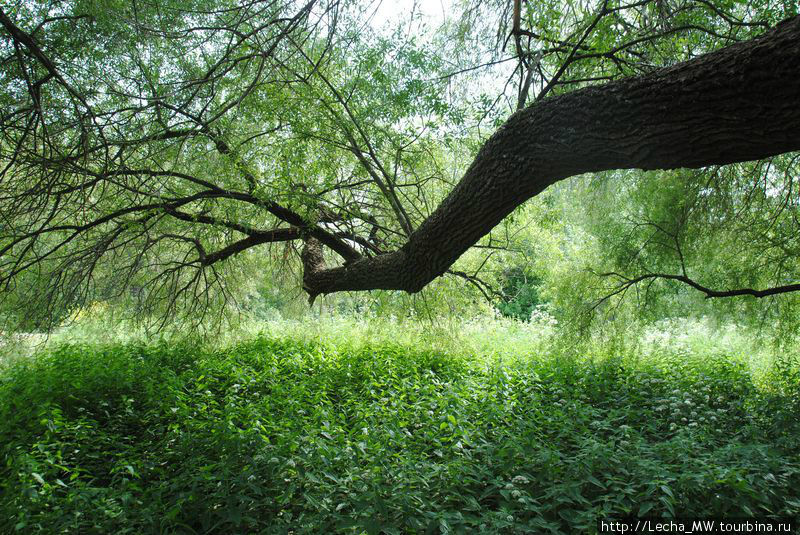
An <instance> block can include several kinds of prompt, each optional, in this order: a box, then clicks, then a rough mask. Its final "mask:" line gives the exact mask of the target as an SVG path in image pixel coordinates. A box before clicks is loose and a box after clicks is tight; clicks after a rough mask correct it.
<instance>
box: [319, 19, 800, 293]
mask: <svg viewBox="0 0 800 535" xmlns="http://www.w3.org/2000/svg"><path fill="white" fill-rule="evenodd" d="M798 72H800V17H794V18H792V19H789V20H787V21H784V22H783V23H781V24H779V25H778V26H777V27H776V28H774V29H773V30H771V31H770V32H768V33H767V34H765V35H763V36H762V37H760V38H757V39H754V40H751V41H746V42H741V43H736V44H734V45H732V46H729V47H727V48H724V49H722V50H719V51H716V52H713V53H710V54H707V55H705V56H701V57H699V58H696V59H693V60H691V61H688V62H684V63H681V64H678V65H675V66H672V67H668V68H664V69H661V70H657V71H654V72H653V73H651V74H648V75H646V76H642V77H636V78H629V79H624V80H620V81H617V82H612V83H609V84H606V85H602V86H597V87H589V88H585V89H580V90H577V91H574V92H571V93H568V94H564V95H559V96H554V97H552V96H551V97H549V98H547V99H544V100H542V101H540V102H538V103H536V104H534V105H532V106H531V107H528V108H526V109H524V110H521V111H519V112H517V113H515V114H514V115H512V116H511V117H510V118H509V119H508V121H506V123H505V125H503V126H502V127H501V128H500V129H499V130H498V131H497V132H496V133H495V134H494V135H493V136H492V137H491V138H490V139H489V140H488V141H487V142H486V143H485V144H484V146H483V147H482V148H481V150H480V152H479V153H478V156H477V157H476V159H475V161H473V163H472V165H471V166H470V167H469V169H468V170H467V172H466V174H465V175H464V177H463V178H462V180H461V182H460V183H459V184H458V185H457V186H456V187H455V189H454V190H453V191H452V192H451V193H450V195H448V197H447V198H446V199H445V200H444V201H443V202H442V203H441V204H440V205H439V207H438V208H437V209H436V210H435V211H434V212H433V213H432V214H431V215H430V216H429V217H428V218H427V219H426V220H425V221H424V222H423V223H422V224H421V225H420V226H419V227H418V228H417V229H416V230H415V231H414V233H413V234H412V235H411V236H410V237H409V239H408V242H407V243H406V244H405V245H404V246H403V247H401V248H400V249H399V250H397V251H394V252H392V253H388V254H384V255H379V256H376V257H372V258H365V259H361V260H358V261H354V262H352V263H350V264H349V265H347V266H344V267H339V268H333V269H317V270H312V271H310V272H307V273H306V274H305V277H304V286H305V288H306V290H307V291H308V292H309V294H310V295H311V296H312V297H314V296H316V295H318V294H321V293H331V292H337V291H346V290H370V289H396V290H405V291H408V292H417V291H419V290H421V289H422V288H423V287H424V286H425V285H426V284H428V283H429V282H430V281H432V280H433V279H434V278H436V277H438V276H440V275H442V274H443V273H444V272H445V271H446V270H447V269H448V268H449V267H450V266H451V265H452V264H453V262H455V261H456V259H458V257H459V256H461V255H462V254H463V253H464V252H465V251H466V250H467V249H469V248H470V247H471V246H472V245H474V244H475V243H476V242H477V241H478V240H479V239H480V238H481V237H482V236H484V235H485V234H487V233H488V232H489V231H490V230H491V229H492V228H493V227H494V226H495V225H497V224H498V223H499V222H500V221H501V220H502V219H503V218H504V217H505V216H507V215H508V214H509V213H510V212H511V211H512V210H514V208H516V207H517V206H519V205H520V204H521V203H523V202H524V201H526V200H527V199H529V198H531V197H533V196H535V195H537V194H538V193H540V192H542V191H543V190H544V189H545V188H547V187H548V186H550V185H551V184H554V183H556V182H558V181H560V180H563V179H565V178H568V177H571V176H574V175H578V174H582V173H589V172H596V171H606V170H612V169H633V168H638V169H675V168H681V167H688V168H698V167H704V166H708V165H718V164H728V163H733V162H740V161H748V160H756V159H760V158H766V157H769V156H772V155H775V154H781V153H784V152H789V151H794V150H799V149H800V106H799V105H798V95H800V76H798V75H797V73H798Z"/></svg>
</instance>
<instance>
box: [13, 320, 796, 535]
mask: <svg viewBox="0 0 800 535" xmlns="http://www.w3.org/2000/svg"><path fill="white" fill-rule="evenodd" d="M670 329H672V331H670ZM675 329H676V327H675V326H674V325H673V326H670V325H662V326H660V327H659V328H658V329H652V330H650V331H648V332H646V333H645V334H644V335H642V336H640V337H639V338H638V339H637V340H636V343H633V344H630V345H629V346H626V347H622V346H620V345H619V344H611V345H609V344H601V343H599V342H598V343H594V344H588V345H584V346H581V347H580V348H569V347H566V346H565V345H564V343H563V342H559V341H558V339H557V337H555V336H554V327H553V325H552V322H549V321H547V320H546V319H545V320H542V321H540V322H538V323H537V322H535V323H533V324H530V323H524V324H523V323H516V322H509V321H505V320H486V321H474V322H465V323H461V324H455V323H453V324H441V325H438V326H437V325H430V324H428V325H425V324H422V325H421V324H419V323H413V322H402V321H399V320H395V321H391V320H384V321H366V320H358V319H353V318H342V317H328V318H317V320H316V321H312V322H309V321H305V322H302V321H298V322H291V321H286V320H282V321H274V322H271V323H266V324H260V325H258V326H256V325H250V326H249V327H248V328H246V329H242V330H240V331H238V332H236V333H230V335H229V336H228V337H227V338H221V339H218V340H216V341H215V343H214V344H209V343H205V344H200V343H198V342H193V341H186V340H183V341H180V340H178V339H170V340H164V341H161V342H157V343H145V342H144V341H142V340H141V337H140V336H138V335H137V336H132V335H130V334H129V333H127V334H126V333H124V332H119V333H115V332H105V335H106V339H104V340H100V338H101V336H100V334H101V333H99V332H98V333H95V334H94V335H93V336H94V337H95V341H94V342H92V343H91V344H81V343H75V341H74V340H75V339H80V335H81V333H80V332H77V331H73V332H72V335H69V336H68V333H60V334H56V335H55V336H54V337H53V338H51V339H50V341H49V342H48V343H47V345H46V346H44V347H41V348H40V349H39V350H38V351H37V352H35V354H33V355H30V356H26V357H24V358H16V359H7V360H6V364H5V365H4V366H3V368H2V369H0V455H2V458H3V463H2V468H0V491H1V492H0V496H1V497H0V532H3V533H6V532H7V533H14V532H18V533H113V532H117V533H288V532H292V533H390V534H391V533H474V532H484V533H531V532H535V533H548V532H549V533H575V532H585V533H592V532H594V530H595V525H596V521H597V520H598V519H602V518H605V519H608V518H612V517H620V516H629V515H638V516H645V515H646V516H659V517H675V516H678V517H687V516H689V517H690V516H726V515H728V516H743V515H744V516H759V517H762V518H763V517H780V516H782V517H787V516H797V515H798V514H800V418H798V415H800V373H799V372H798V367H797V362H796V360H795V359H796V357H794V356H792V354H791V353H788V352H787V353H786V354H781V355H780V357H778V358H774V359H768V358H767V357H766V356H765V355H766V354H767V352H766V350H763V349H758V348H756V347H753V346H752V345H751V344H749V342H748V340H747V339H746V338H745V337H743V336H742V335H741V334H740V333H738V331H736V330H735V329H734V330H731V331H730V332H727V333H725V332H719V331H717V332H716V334H717V336H716V337H714V336H709V334H710V330H713V327H710V326H709V325H704V324H703V323H702V322H700V323H698V324H696V325H693V326H687V325H686V324H682V329H681V332H675ZM256 331H261V334H255V332H256ZM86 335H87V331H84V332H83V333H82V336H83V337H84V339H85V337H86ZM70 336H72V338H70ZM137 338H139V340H137ZM71 340H72V341H71Z"/></svg>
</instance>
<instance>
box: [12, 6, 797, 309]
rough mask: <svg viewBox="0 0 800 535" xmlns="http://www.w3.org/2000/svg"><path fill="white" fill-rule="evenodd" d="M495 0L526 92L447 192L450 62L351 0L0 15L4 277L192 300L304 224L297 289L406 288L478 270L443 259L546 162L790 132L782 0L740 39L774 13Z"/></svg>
mask: <svg viewBox="0 0 800 535" xmlns="http://www.w3.org/2000/svg"><path fill="white" fill-rule="evenodd" d="M510 5H511V7H513V9H512V12H511V16H510V17H505V19H506V20H507V21H510V26H511V28H510V31H509V32H502V33H503V35H508V39H510V40H512V41H513V43H514V46H513V48H514V52H515V53H514V55H513V56H512V57H511V59H514V60H516V61H518V69H517V70H516V71H515V73H516V74H515V75H516V76H518V79H519V84H518V91H517V97H516V99H514V106H513V107H515V108H518V111H516V113H514V114H513V115H511V116H510V117H508V119H507V120H506V121H505V122H504V123H503V124H502V126H500V127H499V128H498V129H497V131H496V132H495V133H494V134H493V135H492V136H491V137H490V138H489V139H488V140H486V141H485V142H484V143H483V144H482V146H481V148H480V151H479V152H478V153H477V155H476V156H475V159H474V161H473V162H472V164H471V165H470V166H469V168H468V169H467V170H466V172H465V174H464V175H463V177H462V178H461V179H460V181H458V183H457V185H455V187H454V188H452V191H450V193H449V194H447V195H446V196H445V197H444V198H442V197H441V196H442V195H443V194H444V192H445V190H446V188H447V187H448V184H449V183H450V181H449V179H448V177H447V173H446V172H444V171H443V170H442V168H441V162H442V161H443V160H444V159H445V158H446V157H445V156H443V155H442V154H441V152H442V149H441V148H440V147H439V145H440V142H441V138H442V136H447V135H449V134H448V131H447V130H446V129H445V130H441V129H440V130H437V125H438V124H439V123H442V122H446V121H445V119H447V118H448V117H451V115H450V114H453V115H452V116H453V117H455V116H458V115H459V114H460V113H461V111H460V110H458V109H457V107H453V106H451V105H448V103H446V102H445V101H444V98H443V97H442V94H443V91H444V90H445V88H446V82H447V80H449V77H448V76H445V75H442V76H437V75H438V73H442V72H444V71H445V70H446V67H447V65H446V62H443V61H442V57H441V55H439V54H437V53H436V50H435V47H432V46H431V45H430V44H428V45H416V44H415V43H414V42H412V41H399V42H398V41H393V40H391V39H386V38H381V37H379V36H378V37H375V36H370V35H368V32H364V31H362V32H360V31H359V30H358V29H359V28H360V29H361V30H363V29H364V27H363V24H361V23H360V20H361V18H362V17H363V13H364V10H363V9H362V10H360V9H361V8H359V6H358V5H356V6H355V7H353V6H351V5H350V4H343V3H339V2H335V1H332V2H327V3H326V2H317V1H313V0H312V1H310V2H302V3H295V2H291V1H286V2H278V1H275V0H272V1H264V2H254V3H250V4H247V5H237V4H230V5H229V4H228V3H226V2H210V1H209V2H197V3H196V4H192V5H191V6H190V7H186V5H185V3H183V2H174V3H168V4H164V3H163V2H162V3H159V5H151V4H138V3H137V4H135V5H133V6H132V7H130V8H128V7H120V6H114V5H111V4H109V5H103V4H100V3H82V2H75V3H74V4H62V3H60V2H53V3H47V2H43V3H41V4H36V5H31V4H28V3H19V4H17V5H15V6H14V9H13V10H12V11H10V12H6V11H3V12H0V23H2V26H3V28H4V34H3V35H4V40H3V48H2V55H3V57H2V77H1V78H0V80H2V84H3V92H2V99H3V104H4V108H5V109H6V110H7V111H6V112H5V113H4V115H3V117H2V121H1V122H0V126H1V129H2V132H1V133H2V137H1V138H0V147H1V148H2V149H3V156H2V159H3V172H2V186H0V215H1V216H2V224H3V233H2V235H0V282H2V283H4V284H5V286H6V288H9V287H10V286H11V285H13V284H24V283H25V280H26V279H25V277H24V274H25V273H26V272H30V271H31V270H38V271H39V276H37V277H32V278H31V279H30V280H34V281H36V283H35V284H33V283H32V285H31V286H30V288H31V291H32V292H33V293H32V295H33V294H36V295H39V296H45V297H44V299H43V301H42V302H43V303H45V304H47V305H48V307H49V308H50V309H51V310H50V312H52V311H53V310H52V309H54V308H60V309H68V308H70V307H74V306H76V305H78V304H80V303H82V302H85V301H86V300H87V299H88V298H89V296H92V295H96V294H98V292H102V291H106V294H102V293H101V295H111V294H114V293H115V294H121V293H125V292H128V293H140V291H141V292H144V293H145V294H146V295H147V296H149V297H151V298H153V299H152V300H151V301H152V302H161V303H165V304H166V305H167V307H168V308H174V307H178V306H183V307H184V308H188V309H192V308H193V307H203V306H207V305H209V304H213V301H212V299H213V296H212V294H211V293H209V292H208V289H209V288H213V287H215V286H216V287H217V288H218V289H219V294H220V295H223V296H224V295H225V292H226V289H225V280H226V279H227V278H229V277H230V276H232V275H233V273H231V270H233V269H234V267H232V266H231V265H230V262H228V260H229V259H231V258H232V257H234V256H237V255H238V256H239V257H241V253H243V252H244V251H248V250H252V249H253V248H255V247H257V246H260V245H264V244H275V243H293V242H302V244H303V247H302V253H301V258H302V269H303V274H302V279H303V286H304V288H305V290H306V291H307V292H308V294H309V296H310V298H311V300H312V301H313V299H314V298H315V297H316V296H318V295H320V294H326V293H332V292H339V291H348V290H351V291H359V290H371V289H390V290H404V291H406V292H417V291H419V290H421V289H422V288H423V287H425V286H426V285H427V284H428V283H430V282H431V281H432V280H433V279H435V278H436V277H438V276H440V275H442V274H444V273H446V272H448V270H450V271H451V272H452V273H454V274H456V275H458V276H462V277H464V278H466V279H467V280H470V281H471V282H473V283H474V284H478V285H480V282H478V281H476V280H475V279H474V276H472V275H470V274H467V273H463V272H459V271H458V270H451V266H452V265H453V263H454V262H455V261H456V260H457V259H458V258H459V257H460V256H461V255H462V254H463V253H464V252H465V251H467V249H469V248H470V247H472V246H473V245H475V244H476V243H477V242H478V241H479V240H480V239H481V238H482V237H483V236H485V235H486V234H487V233H489V231H490V230H491V229H492V228H494V227H495V226H496V225H497V224H498V223H499V222H500V221H501V220H503V218H505V217H506V216H507V215H508V214H509V213H510V212H511V211H513V210H514V209H515V208H516V207H517V206H519V205H520V204H521V203H523V202H525V201H526V200H527V199H530V198H531V197H533V196H535V195H537V194H539V193H540V192H542V191H543V190H544V189H545V188H547V187H548V186H550V185H552V184H554V183H556V182H558V181H560V180H563V179H565V178H568V177H571V176H574V175H578V174H582V173H589V172H597V171H604V170H610V169H631V168H637V169H675V168H684V167H688V168H698V167H703V166H709V165H718V164H728V163H732V162H741V161H748V160H755V159H760V158H765V157H769V156H772V155H776V154H781V153H785V152H788V151H793V150H797V149H800V108H798V106H797V105H796V104H797V95H798V94H800V79H798V77H797V76H796V73H797V72H798V68H799V67H800V18H798V17H796V16H795V17H794V18H791V19H788V20H786V21H784V22H782V23H780V24H778V25H777V26H775V27H774V28H773V29H772V30H769V31H767V32H765V33H764V34H763V35H761V36H758V37H755V38H752V39H749V37H750V36H751V35H752V34H754V33H755V32H757V31H759V30H761V29H762V28H763V27H764V26H765V24H766V23H765V22H764V20H754V18H753V16H752V14H748V15H747V17H742V16H741V14H738V13H737V12H736V8H733V9H732V10H730V9H729V10H726V9H724V7H725V6H722V5H717V4H715V3H710V2H701V1H698V2H684V3H682V4H680V5H677V6H673V7H670V4H669V3H668V2H650V1H643V2H635V3H632V4H622V3H620V4H618V5H617V4H612V3H610V2H609V1H603V2H600V3H599V4H594V3H590V4H586V5H583V4H581V9H580V10H578V11H579V13H577V14H574V15H572V17H573V19H574V20H572V23H571V24H572V29H571V31H570V32H562V33H567V35H564V36H559V35H558V34H557V31H556V33H554V34H548V35H545V34H543V33H537V32H536V31H533V30H530V29H525V28H524V26H525V24H527V25H528V26H530V28H533V29H534V30H535V29H536V24H540V25H546V24H547V23H548V20H547V17H553V16H555V15H553V14H552V9H551V10H550V11H548V10H546V9H545V10H543V11H541V12H538V11H536V9H537V8H535V7H533V6H531V5H530V4H529V3H525V4H523V3H522V2H520V1H517V2H514V3H512V4H510ZM523 7H524V9H523ZM550 8H552V6H550ZM764 9H766V10H767V11H769V10H770V9H772V10H773V11H774V10H775V9H774V7H772V6H767V7H766V8H764ZM542 13H545V14H546V15H547V17H545V16H544V15H542ZM540 15H541V16H542V17H544V18H542V19H541V20H538V19H536V17H538V16H540ZM654 21H655V22H654ZM523 23H524V24H523ZM619 28H624V29H625V30H626V34H629V35H630V36H631V37H629V38H627V39H624V38H623V39H621V40H620V39H619V38H617V37H618V36H619V35H620V30H619ZM720 28H727V30H726V31H725V32H723V31H722V30H720ZM565 29H569V28H563V27H562V28H561V30H565ZM742 32H744V34H743V33H742ZM89 35H91V36H92V39H87V37H88V36H89ZM675 35H685V36H689V37H687V38H686V50H685V51H681V52H676V51H675V50H674V48H675V42H674V40H671V38H672V37H673V36H675ZM610 36H611V37H610ZM615 36H616V37H615ZM740 39H744V40H741V41H740V42H737V41H739V40H740ZM502 40H504V39H502ZM87 41H88V42H91V43H93V45H92V46H84V43H85V42H87ZM532 42H539V43H541V44H542V46H541V47H539V48H538V49H536V50H534V48H535V47H533V45H532V44H531V43H532ZM729 43H733V44H729ZM722 44H729V46H726V47H724V48H721V49H719V50H716V51H714V52H710V53H707V54H703V55H697V54H698V53H699V52H702V51H705V50H706V49H708V48H715V47H717V46H719V45H722ZM498 48H502V47H498ZM683 56H687V57H688V58H689V59H688V60H687V61H684V62H681V63H675V64H672V65H669V66H667V67H661V68H657V67H654V66H653V64H652V61H653V59H661V60H662V63H663V61H664V60H666V61H668V62H674V60H675V59H677V58H681V57H683ZM426 74H428V75H430V74H432V75H433V76H429V78H433V81H432V82H430V83H422V82H421V79H423V78H424V77H425V75H426ZM537 81H538V82H539V88H538V90H537V88H536V85H537V83H536V82H537ZM597 82H605V83H604V84H603V85H593V84H595V83H597ZM530 100H533V103H532V104H531V105H528V106H527V107H526V104H527V103H528V102H529V101H530ZM437 200H440V202H438V205H437V202H436V201H437ZM434 206H436V207H435V208H434ZM327 251H331V252H332V253H335V255H337V256H338V257H339V258H340V259H341V262H342V265H339V266H333V267H329V264H330V261H331V259H330V258H328V256H329V255H328V253H327ZM42 279H46V280H48V282H47V283H46V284H44V286H43V287H42V286H40V285H41V284H42V283H41V281H42ZM101 288H108V289H110V290H101ZM791 289H795V288H791ZM109 292H111V293H109ZM39 299H42V298H41V297H40V298H39Z"/></svg>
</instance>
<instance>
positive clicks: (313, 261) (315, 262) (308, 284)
mask: <svg viewBox="0 0 800 535" xmlns="http://www.w3.org/2000/svg"><path fill="white" fill-rule="evenodd" d="M300 260H301V261H302V262H303V289H304V290H305V291H306V292H307V293H308V302H309V304H311V305H313V304H314V300H315V299H316V298H317V296H318V295H319V294H320V292H319V290H317V289H315V286H316V285H315V284H314V281H313V278H314V275H315V274H317V273H319V272H320V271H322V270H324V269H325V256H324V255H323V252H322V242H320V241H319V240H318V239H316V238H314V237H311V236H309V237H308V238H306V240H305V244H304V245H303V251H302V252H301V253H300Z"/></svg>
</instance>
